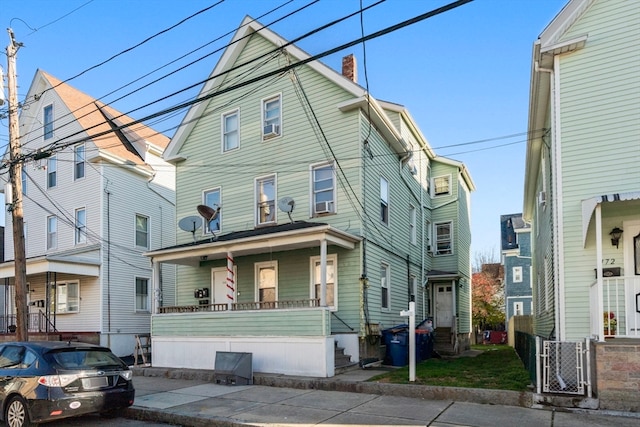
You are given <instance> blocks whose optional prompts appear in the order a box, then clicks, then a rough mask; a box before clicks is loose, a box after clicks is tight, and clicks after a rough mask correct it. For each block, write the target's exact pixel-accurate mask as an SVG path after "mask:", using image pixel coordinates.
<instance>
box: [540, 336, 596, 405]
mask: <svg viewBox="0 0 640 427" xmlns="http://www.w3.org/2000/svg"><path fill="white" fill-rule="evenodd" d="M539 354H540V362H541V371H542V390H541V391H542V392H544V393H566V394H577V395H584V394H585V386H587V392H588V393H587V394H588V395H589V397H591V396H590V395H591V387H590V358H589V347H588V343H582V342H561V341H543V342H542V348H541V352H540V353H539Z"/></svg>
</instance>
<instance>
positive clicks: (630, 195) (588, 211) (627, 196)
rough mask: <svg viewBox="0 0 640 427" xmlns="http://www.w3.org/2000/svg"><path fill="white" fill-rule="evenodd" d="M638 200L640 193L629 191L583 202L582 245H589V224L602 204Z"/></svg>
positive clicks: (639, 199)
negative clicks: (594, 212)
mask: <svg viewBox="0 0 640 427" xmlns="http://www.w3.org/2000/svg"><path fill="white" fill-rule="evenodd" d="M631 200H636V201H640V191H627V192H625V193H614V194H605V195H603V196H596V197H592V198H590V199H586V200H583V201H582V245H583V246H586V245H587V234H588V232H589V224H590V223H591V218H592V217H593V211H594V209H595V208H596V206H598V205H599V204H600V203H606V202H624V201H631Z"/></svg>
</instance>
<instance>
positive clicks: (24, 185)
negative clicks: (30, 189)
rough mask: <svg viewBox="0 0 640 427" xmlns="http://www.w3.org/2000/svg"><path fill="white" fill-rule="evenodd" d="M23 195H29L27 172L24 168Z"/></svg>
mask: <svg viewBox="0 0 640 427" xmlns="http://www.w3.org/2000/svg"><path fill="white" fill-rule="evenodd" d="M22 194H24V195H26V194H27V172H25V170H24V167H23V168H22Z"/></svg>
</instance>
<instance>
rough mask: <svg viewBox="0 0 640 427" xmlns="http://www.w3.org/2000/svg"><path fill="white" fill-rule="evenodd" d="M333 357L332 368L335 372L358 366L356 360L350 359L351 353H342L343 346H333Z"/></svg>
mask: <svg viewBox="0 0 640 427" xmlns="http://www.w3.org/2000/svg"><path fill="white" fill-rule="evenodd" d="M334 358H335V361H334V368H335V373H336V374H339V373H343V372H344V371H347V370H349V369H350V368H351V367H353V366H358V363H357V362H352V361H351V355H349V354H344V348H342V347H338V346H336V347H335V348H334Z"/></svg>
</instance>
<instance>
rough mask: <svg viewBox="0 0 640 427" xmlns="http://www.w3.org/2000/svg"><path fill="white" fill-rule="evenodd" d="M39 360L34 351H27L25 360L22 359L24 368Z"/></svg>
mask: <svg viewBox="0 0 640 427" xmlns="http://www.w3.org/2000/svg"><path fill="white" fill-rule="evenodd" d="M37 359H38V356H36V354H35V353H34V352H33V351H31V350H29V349H27V351H26V352H25V353H24V358H23V359H22V368H28V367H29V366H31V365H32V364H33V362H35V361H36V360H37Z"/></svg>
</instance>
